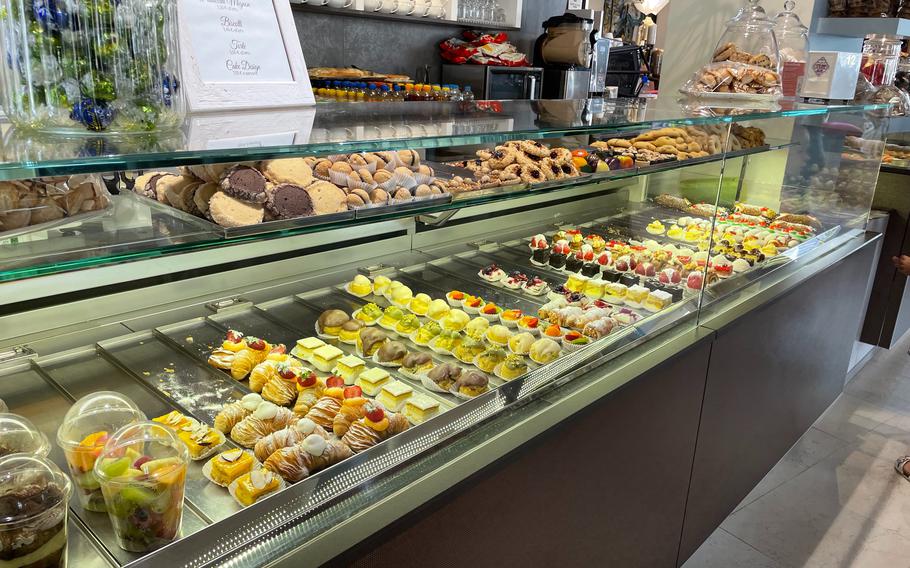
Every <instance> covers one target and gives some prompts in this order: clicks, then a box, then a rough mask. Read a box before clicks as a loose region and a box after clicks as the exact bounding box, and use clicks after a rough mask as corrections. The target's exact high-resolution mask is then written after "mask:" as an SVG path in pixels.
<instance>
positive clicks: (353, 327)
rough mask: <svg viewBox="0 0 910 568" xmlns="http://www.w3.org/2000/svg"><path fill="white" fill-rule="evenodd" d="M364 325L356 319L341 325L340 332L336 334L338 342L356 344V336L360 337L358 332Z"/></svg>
mask: <svg viewBox="0 0 910 568" xmlns="http://www.w3.org/2000/svg"><path fill="white" fill-rule="evenodd" d="M364 325H366V324H364V323H363V322H362V321H360V320H356V319H351V320H348V321H346V322H344V323H343V324H341V331H339V332H338V340H339V341H341V342H342V343H348V344H350V345H354V344H355V343H357V336H358V335H360V330H361V329H363V327H364Z"/></svg>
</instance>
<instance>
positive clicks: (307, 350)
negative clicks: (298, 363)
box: [291, 337, 325, 361]
mask: <svg viewBox="0 0 910 568" xmlns="http://www.w3.org/2000/svg"><path fill="white" fill-rule="evenodd" d="M323 345H325V341H323V340H321V339H319V338H318V337H304V338H303V339H298V340H297V346H296V347H294V349H292V350H291V355H293V356H294V357H297V358H298V359H303V360H304V361H309V360H310V359H311V358H312V357H313V351H316V350H317V349H319V348H320V347H322V346H323Z"/></svg>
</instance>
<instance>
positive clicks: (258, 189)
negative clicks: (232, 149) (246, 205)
mask: <svg viewBox="0 0 910 568" xmlns="http://www.w3.org/2000/svg"><path fill="white" fill-rule="evenodd" d="M267 185H268V184H267V182H266V179H265V176H263V175H262V174H261V173H259V170H257V169H255V168H251V167H250V166H245V165H243V164H238V165H236V166H234V167H233V168H231V169H229V170H228V171H226V172H224V175H223V176H222V178H221V189H222V190H223V191H224V192H225V193H226V194H228V195H230V196H231V197H235V198H237V199H242V200H244V201H250V202H252V203H265V202H266V199H267V197H266V193H265V189H266V187H267Z"/></svg>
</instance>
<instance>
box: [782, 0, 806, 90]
mask: <svg viewBox="0 0 910 568" xmlns="http://www.w3.org/2000/svg"><path fill="white" fill-rule="evenodd" d="M795 7H796V3H795V2H793V0H787V1H786V2H784V11H783V12H781V13H779V14H778V15H777V16H775V17H774V36H775V37H776V38H777V46H778V48H779V50H780V65H781V85H782V90H783V93H784V96H785V97H795V96H796V93H797V91H798V90H799V84H800V81H801V79H802V77H803V76H804V75H805V73H806V60H807V59H808V58H809V28H807V27H806V26H805V25H803V23H802V21H801V20H800V19H799V16H798V15H797V14H796V13H795V12H794V11H793V9H794V8H795Z"/></svg>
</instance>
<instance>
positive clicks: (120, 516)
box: [95, 422, 189, 552]
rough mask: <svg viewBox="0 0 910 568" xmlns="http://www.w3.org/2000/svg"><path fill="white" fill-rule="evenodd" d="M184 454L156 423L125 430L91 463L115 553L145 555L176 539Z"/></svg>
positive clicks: (170, 433)
mask: <svg viewBox="0 0 910 568" xmlns="http://www.w3.org/2000/svg"><path fill="white" fill-rule="evenodd" d="M187 463H189V452H188V451H187V449H186V445H185V444H184V443H183V442H182V441H180V438H178V437H177V434H175V433H174V431H173V430H171V429H170V428H168V427H166V426H162V425H161V424H157V423H155V422H141V423H139V424H131V425H129V426H124V427H123V428H121V429H120V430H118V431H117V432H115V433H114V434H113V435H112V436H111V438H110V440H108V442H107V444H106V445H105V446H104V450H103V451H102V453H101V455H100V456H99V457H98V459H97V460H96V461H95V476H96V477H97V478H98V481H99V482H100V484H101V492H102V493H103V494H104V502H105V503H106V504H107V512H108V515H109V516H110V518H111V524H112V525H113V527H114V533H115V534H116V535H117V544H119V545H120V548H122V549H124V550H128V551H130V552H148V551H150V550H155V549H156V548H160V547H162V546H164V545H166V544H168V543H169V542H172V541H174V540H176V539H177V536H178V534H179V533H180V521H181V519H182V518H183V493H184V488H185V485H186V468H187Z"/></svg>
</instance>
